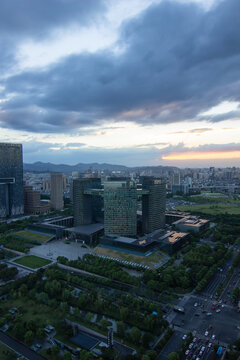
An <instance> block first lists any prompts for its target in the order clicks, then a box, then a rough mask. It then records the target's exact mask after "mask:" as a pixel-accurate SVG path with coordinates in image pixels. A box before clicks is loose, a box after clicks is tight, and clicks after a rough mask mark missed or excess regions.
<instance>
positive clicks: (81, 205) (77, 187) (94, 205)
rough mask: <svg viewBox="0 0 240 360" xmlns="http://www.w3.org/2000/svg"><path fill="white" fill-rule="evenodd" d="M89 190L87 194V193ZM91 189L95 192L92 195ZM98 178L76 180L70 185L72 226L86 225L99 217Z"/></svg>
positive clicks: (99, 180) (99, 187) (100, 208)
mask: <svg viewBox="0 0 240 360" xmlns="http://www.w3.org/2000/svg"><path fill="white" fill-rule="evenodd" d="M88 189H89V193H88ZM93 189H95V190H97V191H96V194H94V191H92V190H93ZM100 189H101V179H100V178H89V179H88V178H76V179H73V183H72V197H73V217H74V226H80V225H88V224H91V223H93V222H96V221H98V219H99V218H100V217H101V210H102V198H101V195H99V193H98V191H99V190H100Z"/></svg>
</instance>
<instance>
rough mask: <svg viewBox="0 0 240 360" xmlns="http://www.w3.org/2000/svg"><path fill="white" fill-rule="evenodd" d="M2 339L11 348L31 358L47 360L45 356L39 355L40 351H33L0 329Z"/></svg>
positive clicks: (33, 359)
mask: <svg viewBox="0 0 240 360" xmlns="http://www.w3.org/2000/svg"><path fill="white" fill-rule="evenodd" d="M0 341H1V342H2V343H3V344H5V345H6V346H8V347H9V348H10V349H12V350H13V351H15V352H16V353H18V354H20V355H23V356H25V357H26V358H27V359H29V360H46V358H45V357H43V356H41V355H39V354H38V353H36V352H34V351H32V350H31V349H29V348H28V347H27V346H25V345H23V344H22V343H20V342H18V341H16V340H14V339H13V338H12V337H10V336H9V335H7V334H5V333H3V332H2V331H0Z"/></svg>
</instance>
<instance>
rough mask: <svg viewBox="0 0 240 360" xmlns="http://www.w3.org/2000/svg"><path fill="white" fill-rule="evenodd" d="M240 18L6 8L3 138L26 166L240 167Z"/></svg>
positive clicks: (157, 9) (159, 5) (144, 10)
mask: <svg viewBox="0 0 240 360" xmlns="http://www.w3.org/2000/svg"><path fill="white" fill-rule="evenodd" d="M66 4H67V5H66ZM69 4H70V5H69ZM46 10H47V16H45V15H46ZM239 11H240V3H239V1H237V0H211V1H210V0H192V1H190V0H189V1H184V0H174V1H167V0H151V1H150V0H141V1H140V0H133V1H131V2H129V1H126V0H122V1H113V0H109V1H102V0H90V1H88V2H83V1H82V2H81V1H80V2H79V1H75V0H71V1H70V2H68V3H66V2H64V1H59V0H54V1H52V2H51V3H49V2H47V1H46V0H44V1H41V2H39V3H37V4H34V6H33V5H32V2H31V1H30V0H21V1H19V2H18V3H16V4H15V6H14V8H12V7H11V4H10V2H9V1H7V0H4V1H2V2H1V3H0V14H1V15H0V19H1V22H0V23H1V35H0V44H1V48H2V51H1V55H0V65H1V73H0V130H1V131H0V142H9V143H11V142H13V143H22V144H23V156H24V162H25V163H32V162H35V161H43V162H52V163H57V164H59V163H66V164H76V163H91V162H98V163H112V164H119V165H126V166H144V165H149V166H157V165H163V166H165V165H167V166H171V165H172V166H178V167H180V168H183V167H208V166H216V167H227V166H240V141H239V139H240V126H239V125H240V120H239V118H240V100H239V92H238V89H239V81H240V70H239V60H240V59H239V58H240V43H239V36H238V28H239V27H238V22H239V21H238V15H237V14H239Z"/></svg>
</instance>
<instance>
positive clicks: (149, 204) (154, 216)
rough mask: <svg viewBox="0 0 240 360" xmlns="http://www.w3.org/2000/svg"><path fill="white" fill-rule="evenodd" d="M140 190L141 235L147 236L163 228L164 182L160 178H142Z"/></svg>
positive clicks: (164, 206) (164, 207)
mask: <svg viewBox="0 0 240 360" xmlns="http://www.w3.org/2000/svg"><path fill="white" fill-rule="evenodd" d="M142 188H143V189H145V190H148V192H149V193H148V194H146V195H144V194H143V195H142V223H143V229H142V230H143V233H145V234H148V233H151V232H153V231H155V230H158V229H161V228H163V227H164V226H165V210H166V182H165V180H164V179H162V178H159V179H158V178H153V177H144V178H143V183H142Z"/></svg>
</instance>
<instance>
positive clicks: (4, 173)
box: [0, 143, 24, 218]
mask: <svg viewBox="0 0 240 360" xmlns="http://www.w3.org/2000/svg"><path fill="white" fill-rule="evenodd" d="M23 213H24V192H23V158H22V145H21V144H7V143H0V218H5V217H10V216H17V215H23Z"/></svg>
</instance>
